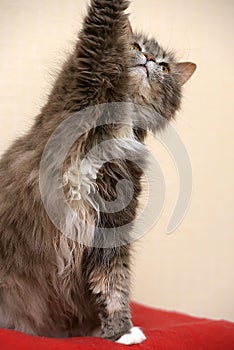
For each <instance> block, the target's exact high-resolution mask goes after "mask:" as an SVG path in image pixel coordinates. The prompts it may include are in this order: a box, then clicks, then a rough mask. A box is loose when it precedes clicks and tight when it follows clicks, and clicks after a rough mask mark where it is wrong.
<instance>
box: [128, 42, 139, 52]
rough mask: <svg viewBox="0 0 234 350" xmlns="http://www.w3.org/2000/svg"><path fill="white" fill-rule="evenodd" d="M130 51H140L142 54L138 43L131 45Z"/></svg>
mask: <svg viewBox="0 0 234 350" xmlns="http://www.w3.org/2000/svg"><path fill="white" fill-rule="evenodd" d="M130 50H131V51H139V52H140V51H141V47H140V45H138V44H137V43H134V44H132V45H130Z"/></svg>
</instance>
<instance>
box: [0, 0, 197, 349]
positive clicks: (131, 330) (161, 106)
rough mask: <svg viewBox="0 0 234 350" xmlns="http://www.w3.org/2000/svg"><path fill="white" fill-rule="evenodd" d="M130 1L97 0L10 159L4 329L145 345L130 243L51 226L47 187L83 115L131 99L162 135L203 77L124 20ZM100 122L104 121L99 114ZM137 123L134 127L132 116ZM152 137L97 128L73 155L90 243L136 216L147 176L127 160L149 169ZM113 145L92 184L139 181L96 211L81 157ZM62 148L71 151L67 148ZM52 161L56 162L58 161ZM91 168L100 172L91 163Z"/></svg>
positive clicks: (5, 192)
mask: <svg viewBox="0 0 234 350" xmlns="http://www.w3.org/2000/svg"><path fill="white" fill-rule="evenodd" d="M128 5H129V3H128V1H126V0H112V1H110V0H91V4H90V6H89V9H88V13H87V16H86V18H85V19H84V22H83V27H82V30H81V32H80V33H79V36H78V41H77V44H76V47H75V49H74V52H73V53H72V54H71V56H70V57H69V58H68V60H67V62H66V63H65V65H64V67H63V69H62V71H61V73H60V75H59V76H58V78H57V80H56V82H55V84H54V87H53V89H52V92H51V94H50V95H49V97H48V101H47V103H46V105H45V106H44V107H43V108H42V110H41V112H40V114H39V115H38V116H37V118H36V120H35V123H34V125H33V126H32V128H31V129H30V130H29V131H28V133H27V134H26V135H25V136H23V137H21V138H20V139H18V140H17V141H16V142H15V143H14V144H13V145H12V146H11V147H10V149H9V150H8V151H7V152H6V153H5V154H4V155H3V157H2V159H1V162H0V327H6V328H10V329H15V330H18V331H22V332H26V333H28V334H35V335H41V336H48V337H68V336H85V335H96V336H100V337H103V338H106V339H110V340H112V341H118V342H119V343H123V344H135V343H141V342H142V341H143V340H144V339H145V336H144V334H143V333H142V331H141V330H140V329H139V328H138V327H133V325H132V322H131V314H130V308H129V288H130V287H129V286H130V257H131V244H129V243H128V244H122V245H118V246H113V247H109V248H102V247H100V246H98V247H97V246H95V244H94V245H93V246H92V244H89V245H85V244H81V243H80V242H79V241H77V240H75V239H72V238H69V235H66V234H64V233H62V232H60V230H59V229H58V228H57V227H56V226H55V225H54V224H53V222H52V221H51V220H50V218H49V216H48V214H47V212H46V210H45V207H44V205H43V202H42V199H41V193H40V188H39V169H40V161H41V158H42V154H43V150H44V148H45V146H46V144H47V141H48V140H49V138H50V136H51V135H52V134H53V132H54V131H55V130H56V128H57V127H58V126H59V125H60V124H61V123H62V122H64V121H66V120H67V119H68V118H69V117H70V116H71V115H73V114H74V113H76V112H79V111H81V110H83V109H84V108H86V107H89V106H97V105H100V104H103V103H107V102H129V101H130V102H134V103H137V104H140V105H143V106H146V107H150V108H151V110H152V111H154V114H153V115H154V116H155V117H154V118H153V119H152V118H151V119H149V120H148V119H147V116H142V120H144V121H145V123H146V126H147V128H148V129H151V130H153V131H158V130H162V129H163V128H164V127H165V125H166V124H167V123H168V121H170V120H171V119H172V118H173V117H174V116H175V113H176V111H177V110H178V109H179V107H180V102H181V88H182V85H183V84H184V83H185V82H186V81H187V80H188V79H189V78H190V77H191V76H192V74H193V73H194V71H195V68H196V66H195V64H193V63H177V61H176V59H175V57H174V55H173V54H172V53H171V52H170V53H169V52H166V51H164V50H163V49H162V48H161V47H160V46H159V45H158V43H157V42H156V41H155V40H154V39H149V38H147V37H146V36H144V35H141V34H135V33H133V32H132V30H131V27H130V24H129V21H128V16H127V15H126V14H125V10H126V9H127V7H128ZM123 108H124V105H123ZM125 112H126V111H125ZM159 115H160V116H161V118H159V117H158V116H159ZM92 118H93V119H92V122H93V121H94V122H95V116H94V117H92ZM128 118H129V120H130V121H131V113H129V115H128ZM94 124H95V123H94ZM146 134H147V132H146V131H144V129H142V128H138V127H134V125H133V126H132V127H129V126H128V127H127V128H126V126H125V125H124V123H122V124H121V125H119V124H118V126H116V125H114V123H113V125H112V126H111V125H108V126H107V127H101V126H97V127H95V125H94V127H93V128H92V130H91V131H89V132H87V133H85V134H83V135H82V137H79V139H78V140H77V141H76V142H75V144H74V145H73V146H72V148H71V149H70V151H69V153H68V155H67V157H66V159H65V161H64V164H63V177H64V179H65V180H66V181H65V183H64V193H65V195H66V198H67V201H68V202H69V204H70V206H71V208H72V211H73V215H74V217H75V218H76V220H77V221H80V223H81V225H80V226H79V227H81V230H84V231H83V232H78V235H79V234H84V233H85V232H86V231H85V227H86V225H87V223H88V222H92V223H94V226H95V227H96V229H95V230H94V231H93V232H92V233H90V232H89V233H88V234H89V237H88V241H89V242H91V243H92V240H95V237H97V236H98V232H99V230H98V228H115V227H120V226H122V225H124V224H126V223H131V222H132V221H133V220H134V218H135V216H136V210H137V207H138V197H139V194H140V193H141V177H142V170H141V169H140V168H139V167H138V166H137V165H136V164H134V163H133V162H131V161H129V160H127V159H126V160H120V159H119V157H118V156H119V152H120V151H121V150H122V151H123V152H126V153H127V152H130V153H132V152H133V153H134V152H135V153H136V157H138V159H139V160H140V161H141V162H142V164H144V163H145V159H144V158H145V154H144V153H143V152H142V153H141V148H140V147H138V148H137V147H136V148H134V143H133V146H131V141H132V140H134V141H135V144H137V145H139V144H142V143H143V142H144V139H145V137H146ZM107 139H116V140H117V143H118V142H119V144H118V145H117V146H116V149H115V148H113V150H112V151H113V152H116V160H111V161H108V162H106V163H105V164H104V165H103V166H102V168H101V169H99V171H98V174H96V177H95V180H92V181H95V187H94V188H95V191H97V192H98V193H99V194H100V196H101V197H103V198H104V199H105V200H106V201H113V200H115V199H116V196H117V193H116V184H117V183H118V182H119V181H120V180H123V179H128V180H129V181H131V183H133V184H134V196H133V198H132V200H131V202H130V203H129V204H128V205H127V207H126V208H124V209H122V210H120V211H119V212H117V213H105V212H97V208H95V207H93V206H92V205H91V204H90V203H91V202H89V193H88V192H87V191H86V192H85V186H84V192H83V194H82V195H81V197H77V198H75V197H74V196H73V195H72V194H74V193H75V192H76V191H77V188H78V185H77V178H78V177H77V175H79V171H80V169H79V164H80V163H79V160H81V159H83V158H84V156H85V154H86V153H87V152H88V151H89V150H91V149H92V147H93V146H94V145H96V144H98V143H99V142H101V141H102V140H107ZM123 139H124V142H123ZM126 140H128V141H129V147H128V146H127V147H126ZM123 145H125V146H123ZM59 147H61V151H62V148H63V145H59ZM124 147H125V148H124ZM131 147H133V148H131ZM114 154H115V153H114ZM49 162H50V163H51V164H52V165H53V166H54V165H56V159H55V157H54V158H53V156H52V158H51V159H50V160H49ZM90 164H91V165H90V166H91V172H92V171H93V172H94V169H92V161H91V163H90ZM74 172H75V173H76V174H75V175H74ZM93 178H94V177H93ZM86 180H87V179H86ZM88 181H91V180H90V178H89V179H88ZM81 185H84V184H81ZM90 195H91V194H90ZM48 197H50V194H49V192H48ZM81 208H82V211H81ZM81 213H83V214H82V215H81ZM67 221H69V218H68V220H67ZM129 235H130V229H129V230H126V232H125V233H124V240H125V242H129V240H128V237H129Z"/></svg>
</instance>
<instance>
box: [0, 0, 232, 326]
mask: <svg viewBox="0 0 234 350" xmlns="http://www.w3.org/2000/svg"><path fill="white" fill-rule="evenodd" d="M85 3H86V2H85V1H83V0H68V1H63V0H53V1H48V0H40V1H39V2H38V1H35V0H32V1H27V0H17V1H16V0H10V1H9V0H1V2H0V82H1V85H0V118H1V123H0V152H3V151H4V150H5V149H6V148H7V145H8V144H9V143H10V142H11V141H12V140H14V138H15V137H16V136H17V135H20V134H22V133H23V132H24V131H25V130H26V129H27V128H28V127H29V125H31V123H32V120H33V116H34V115H35V114H37V113H38V110H39V108H40V106H42V105H43V102H44V100H45V96H46V92H48V91H49V87H50V85H51V82H52V78H51V77H49V73H51V72H55V71H56V67H59V62H61V58H62V57H64V53H65V52H66V50H69V48H70V47H71V44H72V40H73V39H74V38H75V34H76V31H77V29H78V28H79V27H80V20H81V18H82V15H83V14H84V13H85ZM130 11H131V14H132V15H131V19H132V22H133V25H134V27H135V28H138V29H143V30H144V31H146V32H149V33H150V34H152V35H155V36H156V37H157V38H158V40H159V42H160V43H162V44H163V45H164V46H166V47H169V48H175V49H176V51H177V53H178V56H179V57H180V58H181V59H182V60H193V61H194V62H196V63H197V65H198V70H197V73H196V74H195V75H194V77H193V79H192V80H191V81H190V82H189V83H188V84H187V85H186V88H185V90H184V96H185V98H184V101H183V109H182V111H181V112H180V114H179V116H178V119H177V122H176V124H175V128H176V130H177V132H178V133H179V135H180V137H181V138H182V140H183V141H184V143H185V145H186V148H187V150H188V152H189V155H190V158H191V162H192V166H193V176H194V179H193V186H194V188H193V197H192V202H191V205H190V208H189V211H188V214H187V216H186V218H185V219H184V221H183V223H182V224H181V226H180V227H179V228H178V229H177V230H176V231H175V232H174V233H173V234H172V235H170V236H167V235H166V234H165V228H166V223H167V221H168V218H169V215H170V213H171V211H172V209H173V206H174V204H175V200H176V195H177V191H178V178H177V173H176V170H175V168H174V165H173V162H172V160H171V158H170V156H169V155H168V153H167V152H166V151H165V149H163V147H161V146H160V145H159V144H155V143H153V142H152V140H151V141H150V147H151V149H152V152H154V154H156V153H157V157H158V159H159V161H160V165H161V167H162V169H163V172H164V176H165V180H166V185H167V198H166V204H165V208H164V212H163V214H162V216H161V219H160V221H159V222H158V224H157V225H156V227H155V228H154V229H153V230H152V231H151V232H150V233H149V234H148V235H146V236H145V237H144V238H143V239H142V240H141V242H138V243H137V248H136V254H135V265H134V268H133V270H134V285H133V298H134V299H135V300H137V301H139V302H142V303H146V304H149V305H153V306H155V307H159V308H165V309H172V310H178V311H182V312H187V313H190V314H194V315H199V316H207V317H213V318H227V319H230V320H233V321H234V300H233V299H234V298H233V296H234V276H233V275H234V273H233V270H234V265H233V263H234V252H233V251H234V220H233V208H234V203H233V193H234V181H233V179H234V165H233V160H234V156H233V152H234V121H233V119H234V115H233V114H234V113H233V107H234V106H233V73H234V68H233V67H234V65H233V62H234V57H233V52H234V49H233V35H234V30H233V18H234V2H233V1H232V0H229V1H228V0H222V1H221V0H215V1H211V0H209V1H208V0H196V1H195V0H192V1H185V0H164V1H163V2H162V1H155V0H151V1H150V0H147V1H142V0H134V1H132V5H131V10H130Z"/></svg>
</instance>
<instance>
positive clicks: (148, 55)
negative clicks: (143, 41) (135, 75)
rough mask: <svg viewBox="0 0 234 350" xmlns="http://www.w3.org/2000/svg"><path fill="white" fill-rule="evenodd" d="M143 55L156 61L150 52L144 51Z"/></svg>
mask: <svg viewBox="0 0 234 350" xmlns="http://www.w3.org/2000/svg"><path fill="white" fill-rule="evenodd" d="M144 56H145V57H146V59H147V61H153V62H155V61H156V59H155V57H154V56H153V55H152V54H151V53H148V52H144Z"/></svg>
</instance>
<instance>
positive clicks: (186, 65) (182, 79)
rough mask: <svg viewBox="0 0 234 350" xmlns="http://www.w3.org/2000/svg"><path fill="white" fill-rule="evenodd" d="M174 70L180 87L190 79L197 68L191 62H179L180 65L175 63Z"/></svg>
mask: <svg viewBox="0 0 234 350" xmlns="http://www.w3.org/2000/svg"><path fill="white" fill-rule="evenodd" d="M176 68H177V74H178V78H179V83H180V84H181V85H184V84H185V83H186V82H187V81H188V80H189V79H190V78H191V76H192V75H193V73H194V72H195V70H196V68H197V66H196V64H195V63H192V62H181V63H177V65H176Z"/></svg>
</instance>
